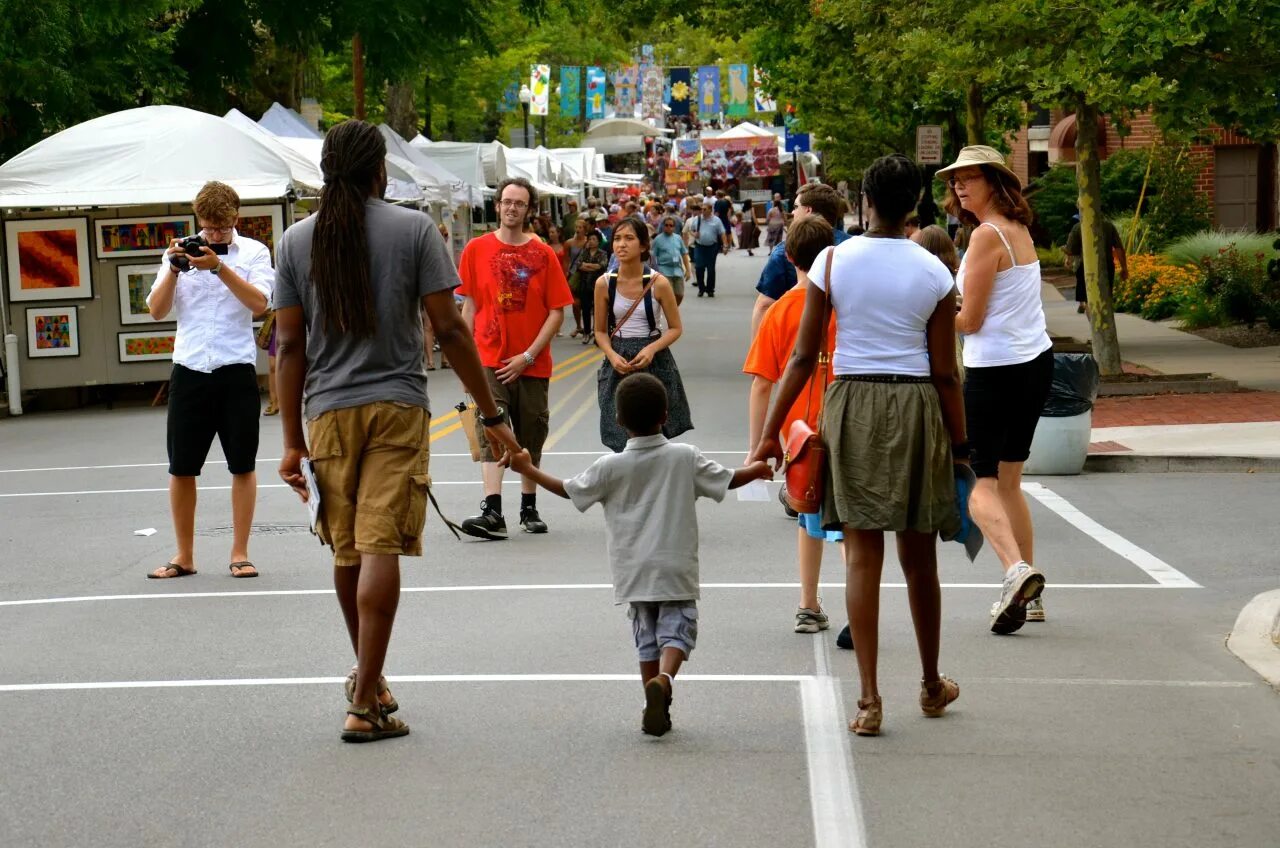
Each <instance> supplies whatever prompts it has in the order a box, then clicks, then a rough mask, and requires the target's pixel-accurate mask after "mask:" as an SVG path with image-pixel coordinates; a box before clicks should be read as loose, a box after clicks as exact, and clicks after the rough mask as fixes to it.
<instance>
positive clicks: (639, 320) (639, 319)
mask: <svg viewBox="0 0 1280 848" xmlns="http://www.w3.org/2000/svg"><path fill="white" fill-rule="evenodd" d="M651 294H652V292H651ZM633 303H635V301H634V300H628V299H627V298H625V297H623V296H622V292H618V296H617V297H615V298H614V300H613V320H614V322H615V323H616V322H618V321H621V320H622V316H623V315H626V314H627V310H628V309H630V308H631V304H633ZM653 321H654V323H655V324H657V325H658V332H659V333H665V332H666V331H667V317H666V315H665V314H664V313H663V311H662V304H661V303H659V302H658V298H657V296H656V295H654V297H653ZM618 338H620V339H647V338H649V317H648V315H647V314H646V313H645V311H644V303H641V304H640V305H639V306H637V307H636V310H635V312H632V313H631V317H630V318H628V319H627V323H625V324H623V325H622V329H621V330H619V331H618Z"/></svg>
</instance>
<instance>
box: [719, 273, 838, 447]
mask: <svg viewBox="0 0 1280 848" xmlns="http://www.w3.org/2000/svg"><path fill="white" fill-rule="evenodd" d="M807 290H808V286H796V287H795V288H793V289H791V290H790V291H789V292H787V293H786V294H784V295H783V296H782V297H780V298H778V300H777V302H776V303H774V304H773V305H772V306H770V307H769V311H768V312H766V313H765V314H764V318H763V319H762V320H761V321H760V330H759V332H757V333H756V338H755V341H753V342H752V343H751V350H750V351H748V353H747V361H746V362H745V363H743V366H742V370H743V373H746V374H750V375H751V376H753V377H760V378H761V379H764V380H768V381H769V382H770V383H776V382H778V381H779V380H781V379H782V372H783V371H785V370H786V369H787V362H788V361H790V359H791V352H792V351H793V350H795V347H796V337H797V336H799V335H800V316H801V315H803V314H804V300H805V296H806V293H807ZM835 336H836V320H835V316H834V315H833V316H832V317H831V324H830V326H829V327H828V328H827V344H826V351H827V362H828V363H830V362H831V354H832V352H833V351H834V350H835V340H836V339H835ZM831 376H832V375H831V366H830V364H828V365H827V367H826V383H827V384H828V385H829V384H830V383H831ZM821 377H822V370H821V369H820V368H819V369H814V372H813V377H811V378H810V379H809V382H808V384H806V385H805V390H804V391H803V392H801V393H800V396H799V397H798V398H796V402H795V403H793V404H792V405H791V409H790V410H789V411H788V412H787V417H786V420H785V421H783V422H782V433H781V436H782V439H783V441H785V440H786V437H787V433H788V432H789V431H790V430H791V424H792V423H793V422H795V421H799V420H800V419H802V418H804V417H805V410H806V409H808V410H809V417H808V422H809V426H810V427H813V428H814V429H817V427H818V416H820V415H821V414H822V395H823V392H824V391H825V390H826V386H822V387H819V385H818V381H819V380H820V379H821ZM811 399H812V400H811Z"/></svg>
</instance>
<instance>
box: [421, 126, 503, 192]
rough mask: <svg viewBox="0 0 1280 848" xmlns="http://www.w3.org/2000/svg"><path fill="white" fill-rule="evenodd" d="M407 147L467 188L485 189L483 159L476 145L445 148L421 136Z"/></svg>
mask: <svg viewBox="0 0 1280 848" xmlns="http://www.w3.org/2000/svg"><path fill="white" fill-rule="evenodd" d="M409 146H410V147H412V148H413V149H414V150H416V151H418V152H419V153H420V154H422V155H423V156H425V157H427V158H428V159H430V160H431V161H432V162H435V163H436V164H437V165H439V166H440V167H442V168H444V169H445V170H447V171H448V172H449V173H451V174H453V175H454V176H455V177H457V178H458V179H460V180H462V181H463V182H464V183H466V184H467V185H469V186H474V187H477V188H479V189H481V190H482V191H483V190H484V188H485V178H484V157H483V156H482V155H481V153H480V148H479V146H478V145H473V146H470V147H456V148H455V147H447V146H445V145H440V144H431V143H430V142H429V141H427V139H425V138H423V136H422V135H421V134H419V135H416V136H414V138H413V140H412V141H410V142H409Z"/></svg>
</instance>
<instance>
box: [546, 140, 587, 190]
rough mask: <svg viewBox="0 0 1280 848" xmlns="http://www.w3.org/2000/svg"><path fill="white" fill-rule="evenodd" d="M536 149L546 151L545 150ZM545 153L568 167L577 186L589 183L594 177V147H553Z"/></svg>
mask: <svg viewBox="0 0 1280 848" xmlns="http://www.w3.org/2000/svg"><path fill="white" fill-rule="evenodd" d="M538 149H539V150H546V148H538ZM546 152H547V155H548V156H551V157H552V158H553V159H556V160H558V161H559V162H560V164H562V165H565V166H566V167H568V168H569V170H570V171H571V173H572V176H573V177H574V178H575V179H576V180H577V182H578V183H579V184H582V183H590V181H591V180H592V179H593V178H594V177H595V175H596V151H595V148H594V147H555V148H552V149H550V150H546Z"/></svg>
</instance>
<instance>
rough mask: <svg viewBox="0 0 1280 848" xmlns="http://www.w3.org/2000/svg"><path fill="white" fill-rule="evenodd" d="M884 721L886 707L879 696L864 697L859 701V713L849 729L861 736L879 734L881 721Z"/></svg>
mask: <svg viewBox="0 0 1280 848" xmlns="http://www.w3.org/2000/svg"><path fill="white" fill-rule="evenodd" d="M882 721H884V709H883V706H882V705H881V703H880V699H879V698H862V699H861V700H859V701H858V714H857V716H855V717H854V719H853V721H851V722H849V730H850V732H852V733H856V734H857V735H859V736H879V735H880V723H881V722H882Z"/></svg>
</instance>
